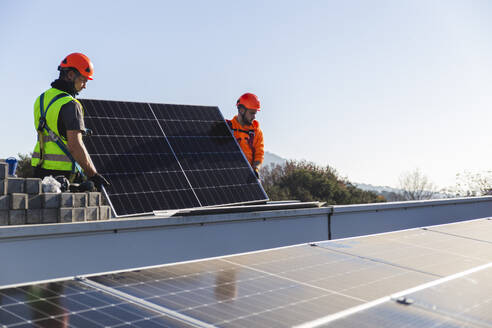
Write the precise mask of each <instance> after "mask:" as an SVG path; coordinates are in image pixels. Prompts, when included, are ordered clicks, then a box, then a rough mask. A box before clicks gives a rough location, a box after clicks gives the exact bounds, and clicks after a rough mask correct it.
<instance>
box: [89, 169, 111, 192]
mask: <svg viewBox="0 0 492 328" xmlns="http://www.w3.org/2000/svg"><path fill="white" fill-rule="evenodd" d="M89 180H90V181H92V182H94V185H95V186H96V188H97V190H99V191H101V187H107V186H109V185H110V183H109V181H108V180H106V179H105V178H104V177H103V176H102V175H100V174H99V173H96V174H94V175H93V176H91V177H90V178H89Z"/></svg>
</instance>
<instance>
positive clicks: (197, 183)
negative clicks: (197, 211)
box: [81, 99, 268, 215]
mask: <svg viewBox="0 0 492 328" xmlns="http://www.w3.org/2000/svg"><path fill="white" fill-rule="evenodd" d="M81 102H82V104H83V106H84V109H85V121H86V126H87V127H88V128H90V129H92V131H93V135H92V136H91V137H87V138H85V140H84V142H85V144H86V146H87V149H88V152H89V153H90V155H91V158H92V160H93V161H94V164H95V166H96V167H97V169H98V171H99V172H100V173H101V174H102V175H104V176H107V178H108V179H109V180H110V182H111V186H110V187H108V188H107V190H106V191H107V192H108V195H109V197H110V200H111V203H112V206H113V208H114V210H115V212H116V213H117V215H130V214H138V213H151V212H152V211H154V210H170V209H183V208H192V207H201V206H211V205H224V204H240V203H254V202H258V201H263V202H264V201H266V200H267V199H268V197H267V195H266V194H265V192H264V190H263V188H262V186H261V184H259V183H258V181H257V179H256V178H255V176H254V173H253V171H252V169H251V167H250V166H249V164H248V162H247V161H246V159H245V157H244V155H243V154H242V152H241V150H240V148H239V146H238V145H237V143H236V141H235V140H234V138H233V137H232V135H231V133H230V131H229V129H228V127H227V125H226V123H225V121H224V118H223V117H222V114H221V113H220V111H219V109H218V108H217V107H205V106H185V105H165V104H149V103H133V102H118V101H102V100H90V99H81Z"/></svg>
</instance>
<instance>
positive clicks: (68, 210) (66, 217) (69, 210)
mask: <svg viewBox="0 0 492 328" xmlns="http://www.w3.org/2000/svg"><path fill="white" fill-rule="evenodd" d="M59 221H60V223H67V222H73V207H60V211H59Z"/></svg>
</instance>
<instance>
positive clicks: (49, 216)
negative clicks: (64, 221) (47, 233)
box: [41, 208, 59, 223]
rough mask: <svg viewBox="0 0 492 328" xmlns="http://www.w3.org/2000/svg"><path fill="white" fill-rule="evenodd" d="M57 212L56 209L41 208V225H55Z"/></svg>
mask: <svg viewBox="0 0 492 328" xmlns="http://www.w3.org/2000/svg"><path fill="white" fill-rule="evenodd" d="M58 212H59V210H58V209H56V208H43V209H42V210H41V222H42V223H57V222H58V214H59V213H58Z"/></svg>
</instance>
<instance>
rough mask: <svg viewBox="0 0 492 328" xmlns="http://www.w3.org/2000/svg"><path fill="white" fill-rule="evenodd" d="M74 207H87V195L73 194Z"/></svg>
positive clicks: (83, 193) (82, 193) (81, 193)
mask: <svg viewBox="0 0 492 328" xmlns="http://www.w3.org/2000/svg"><path fill="white" fill-rule="evenodd" d="M73 207H87V194H86V193H85V192H77V193H74V194H73Z"/></svg>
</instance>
